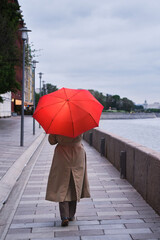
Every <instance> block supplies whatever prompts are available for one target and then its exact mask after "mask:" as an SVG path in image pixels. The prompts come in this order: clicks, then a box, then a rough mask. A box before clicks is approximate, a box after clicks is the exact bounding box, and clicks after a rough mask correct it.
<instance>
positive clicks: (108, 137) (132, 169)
mask: <svg viewBox="0 0 160 240" xmlns="http://www.w3.org/2000/svg"><path fill="white" fill-rule="evenodd" d="M84 140H86V141H87V142H88V143H90V145H91V146H93V147H94V148H96V149H97V151H99V152H100V153H101V155H102V156H105V157H106V158H107V159H108V160H109V161H110V162H111V163H112V164H113V165H114V166H115V167H116V168H117V169H118V170H119V171H120V175H121V178H126V179H127V180H128V181H129V182H130V183H131V184H132V185H133V187H134V188H135V189H136V190H137V191H138V192H139V193H140V194H141V195H142V197H143V198H144V199H145V200H146V201H147V202H148V203H149V204H150V205H151V206H152V207H153V208H154V209H155V210H156V211H157V213H159V214H160V153H158V152H155V151H153V150H151V149H149V148H147V147H143V146H142V145H140V144H137V143H134V142H132V141H130V140H127V139H124V138H121V137H118V136H116V135H114V134H111V133H107V132H105V131H102V130H101V129H99V128H96V129H92V130H90V131H88V132H86V133H84Z"/></svg>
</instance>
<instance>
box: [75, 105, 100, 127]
mask: <svg viewBox="0 0 160 240" xmlns="http://www.w3.org/2000/svg"><path fill="white" fill-rule="evenodd" d="M72 104H74V105H75V106H76V107H78V108H80V109H81V110H83V111H85V112H86V113H88V114H89V115H90V116H91V118H92V119H93V121H94V122H95V123H96V124H97V122H96V121H95V119H94V118H93V117H92V115H91V114H90V113H89V112H87V111H86V110H84V109H83V108H81V107H80V106H78V105H77V104H75V103H73V102H72Z"/></svg>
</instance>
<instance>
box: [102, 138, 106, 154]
mask: <svg viewBox="0 0 160 240" xmlns="http://www.w3.org/2000/svg"><path fill="white" fill-rule="evenodd" d="M101 156H105V138H101Z"/></svg>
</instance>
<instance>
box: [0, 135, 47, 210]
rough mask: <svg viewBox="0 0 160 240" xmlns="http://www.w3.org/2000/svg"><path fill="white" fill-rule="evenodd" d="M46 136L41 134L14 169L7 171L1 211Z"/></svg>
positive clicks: (0, 194)
mask: <svg viewBox="0 0 160 240" xmlns="http://www.w3.org/2000/svg"><path fill="white" fill-rule="evenodd" d="M45 136H46V134H45V133H41V134H40V135H39V136H38V137H37V138H36V140H35V141H34V142H33V143H32V144H31V145H30V146H29V147H28V149H27V150H26V151H25V152H24V153H23V154H22V155H21V156H20V157H19V158H18V159H17V160H16V161H15V162H14V164H13V165H12V167H11V168H10V169H9V170H8V171H7V173H6V174H5V175H4V177H3V178H2V179H1V181H0V210H1V209H2V207H3V204H4V203H5V202H6V201H7V199H8V197H9V194H10V192H11V191H12V188H13V187H14V185H15V183H16V181H17V179H18V178H19V177H20V175H21V173H22V171H23V169H24V167H25V166H26V165H27V163H28V162H29V160H30V158H31V157H32V155H33V154H34V152H35V151H36V150H37V148H38V146H39V145H40V143H41V142H42V141H43V139H44V138H45Z"/></svg>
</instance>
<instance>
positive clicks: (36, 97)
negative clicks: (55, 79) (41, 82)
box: [35, 83, 58, 106]
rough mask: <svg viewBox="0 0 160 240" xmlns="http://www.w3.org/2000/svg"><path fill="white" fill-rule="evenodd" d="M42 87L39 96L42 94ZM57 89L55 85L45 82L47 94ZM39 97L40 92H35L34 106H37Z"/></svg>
mask: <svg viewBox="0 0 160 240" xmlns="http://www.w3.org/2000/svg"><path fill="white" fill-rule="evenodd" d="M43 87H44V86H43ZM43 87H42V91H41V96H43V95H44V89H43ZM57 90H58V88H57V86H55V85H52V84H50V83H47V84H46V90H45V92H46V93H47V94H49V93H52V92H55V91H57ZM39 99H40V93H35V104H36V106H37V104H38V101H39Z"/></svg>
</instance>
